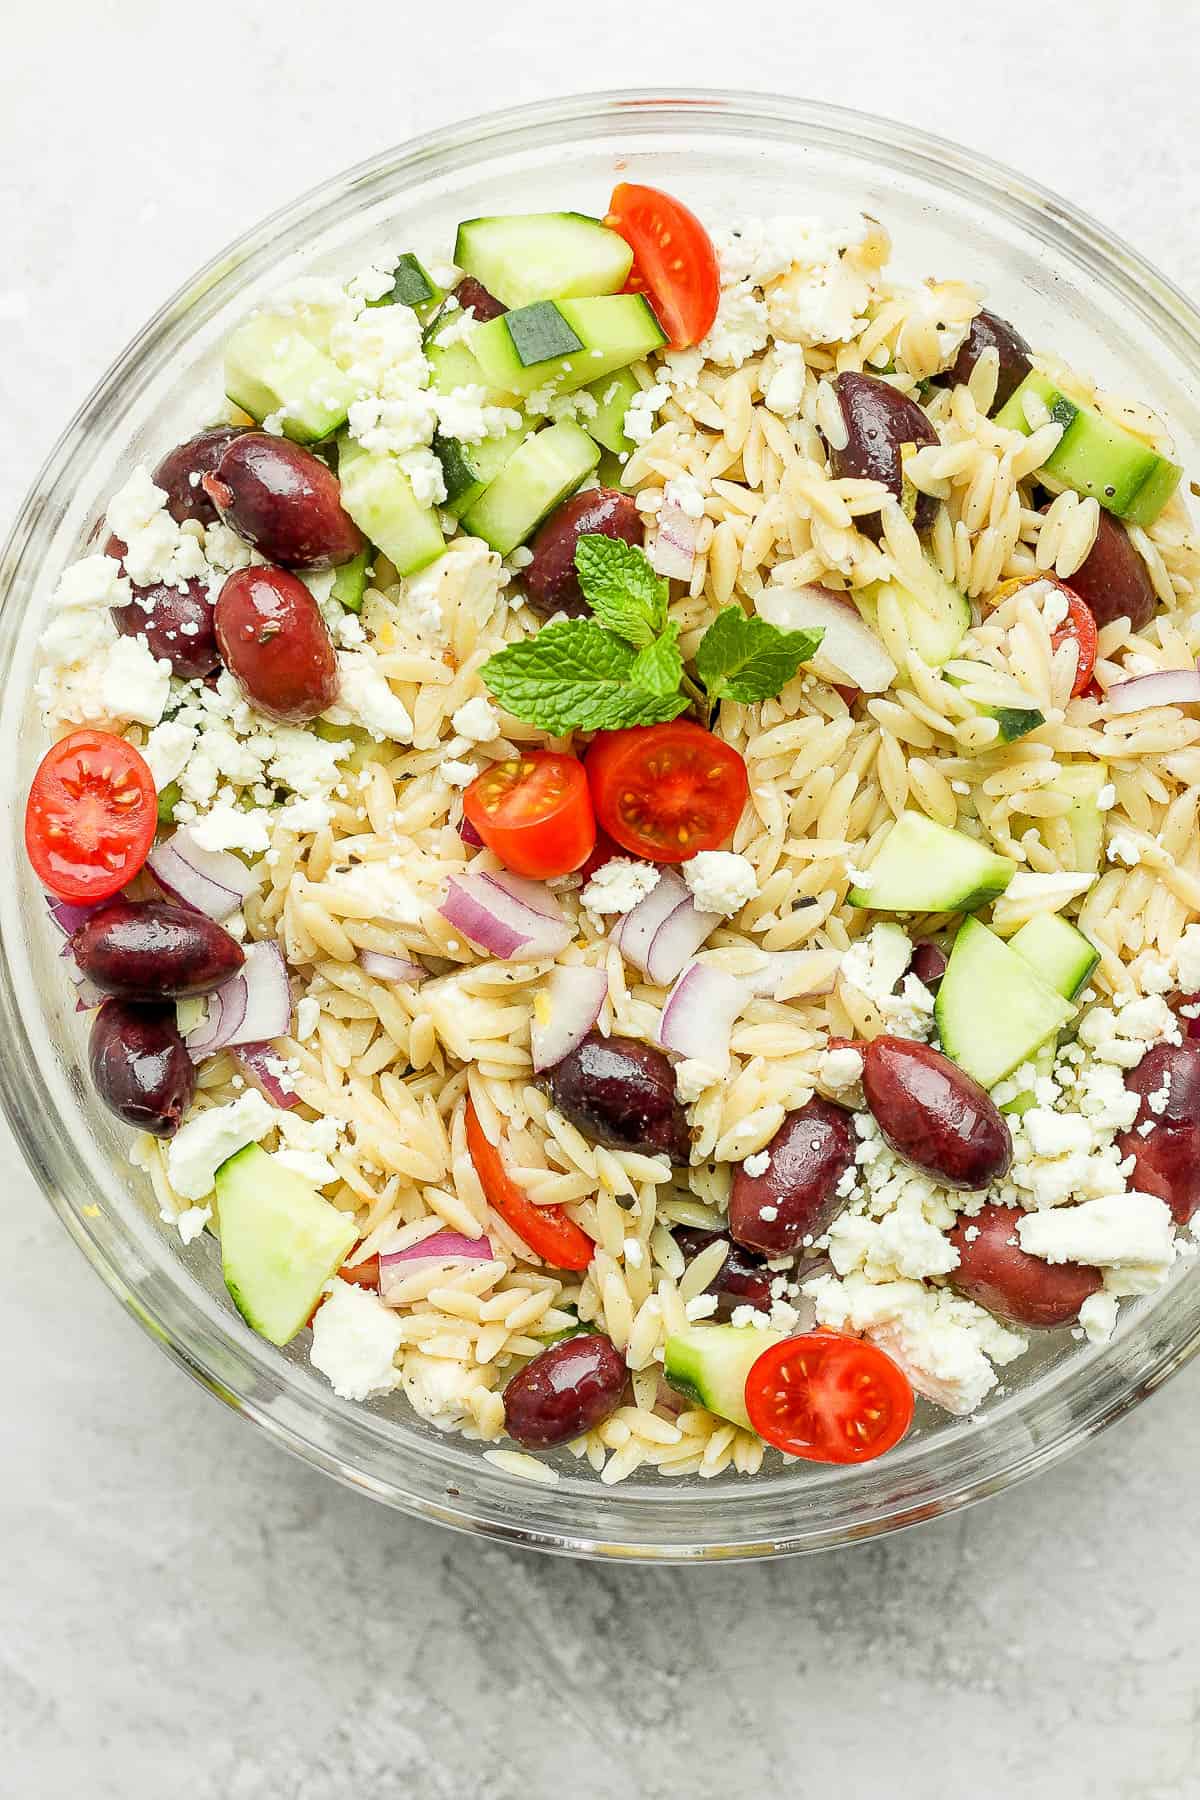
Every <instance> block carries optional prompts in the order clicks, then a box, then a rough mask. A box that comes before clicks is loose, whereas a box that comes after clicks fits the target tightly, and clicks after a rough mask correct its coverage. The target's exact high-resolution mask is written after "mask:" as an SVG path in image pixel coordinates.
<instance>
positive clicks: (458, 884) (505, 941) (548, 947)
mask: <svg viewBox="0 0 1200 1800" xmlns="http://www.w3.org/2000/svg"><path fill="white" fill-rule="evenodd" d="M514 888H516V890H517V891H516V892H514ZM525 890H528V891H530V892H531V893H532V894H533V895H534V898H535V900H536V901H537V905H536V907H535V906H531V905H530V904H529V903H528V902H527V900H526V899H525V897H524V891H525ZM551 908H552V909H553V910H551ZM438 911H439V912H440V913H441V915H442V917H443V918H444V919H446V920H447V921H448V922H449V923H450V924H451V925H453V926H454V928H455V930H456V931H461V932H462V934H463V936H464V937H467V938H470V940H471V942H472V943H473V944H475V945H477V946H478V948H479V949H481V950H486V951H488V952H489V953H490V954H491V955H492V956H499V957H501V958H503V959H504V960H505V961H508V962H515V961H520V962H537V961H540V960H541V959H542V958H544V957H552V956H557V955H558V953H559V951H560V950H565V949H566V947H567V945H568V944H569V943H570V941H571V927H570V926H569V925H568V924H567V922H566V920H565V919H564V918H563V916H562V913H561V912H560V911H559V910H558V906H557V902H555V901H554V899H553V896H552V895H551V894H550V893H549V891H548V890H547V889H545V888H540V889H539V888H538V887H537V885H536V884H535V883H534V882H527V881H520V882H519V881H518V880H517V877H516V876H508V877H506V878H505V880H504V881H503V882H501V880H500V878H499V877H497V876H492V875H456V876H453V877H452V878H451V880H450V883H449V886H448V889H447V893H446V898H445V899H444V900H443V901H442V904H441V906H440V907H439V908H438Z"/></svg>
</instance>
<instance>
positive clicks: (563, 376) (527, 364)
mask: <svg viewBox="0 0 1200 1800" xmlns="http://www.w3.org/2000/svg"><path fill="white" fill-rule="evenodd" d="M666 341H667V340H666V337H665V335H664V333H663V330H662V327H661V326H660V325H659V323H658V320H657V319H656V318H655V317H654V314H653V313H652V312H651V310H650V307H649V306H648V305H647V303H646V301H645V300H644V299H643V298H642V296H641V294H612V295H609V296H608V297H607V298H604V299H597V300H559V301H549V300H539V301H537V302H536V303H535V304H534V305H531V306H525V307H521V308H519V309H517V310H514V311H512V312H507V313H504V314H502V316H501V317H500V318H498V319H489V320H488V321H487V322H486V324H483V325H480V326H479V328H478V330H477V331H476V332H475V334H474V336H473V337H472V339H471V348H472V350H473V352H474V354H475V357H476V358H477V360H478V362H479V365H480V367H481V368H482V370H483V373H484V379H485V381H487V382H488V383H489V384H490V385H491V386H493V387H497V388H501V389H503V390H504V391H505V392H508V393H513V394H522V395H524V394H532V393H533V392H534V390H535V389H538V388H545V387H553V389H554V391H555V393H558V394H571V393H574V392H575V390H576V389H577V388H581V387H587V386H589V385H591V384H594V383H596V382H597V381H600V380H601V379H602V378H603V377H604V376H606V375H611V374H613V373H614V372H615V371H616V370H617V369H623V368H626V367H627V366H628V365H629V364H630V363H634V362H638V361H640V359H641V358H642V357H643V356H648V355H649V354H650V352H651V351H652V350H658V349H660V348H661V347H662V345H663V344H665V343H666ZM575 345H577V346H578V348H572V347H570V346H575Z"/></svg>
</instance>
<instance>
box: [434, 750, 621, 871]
mask: <svg viewBox="0 0 1200 1800" xmlns="http://www.w3.org/2000/svg"><path fill="white" fill-rule="evenodd" d="M463 812H464V814H465V816H466V817H467V819H468V820H469V821H470V823H471V824H472V825H473V826H474V827H475V830H476V831H477V832H478V833H479V835H480V837H481V838H482V839H483V841H484V843H485V844H486V845H487V847H488V849H489V850H494V851H495V853H496V855H497V856H498V857H499V858H500V860H501V862H502V863H503V864H504V866H505V868H507V869H511V870H512V872H513V874H514V875H527V876H529V877H530V878H531V879H532V880H534V881H545V880H546V879H547V878H548V877H550V876H552V875H570V874H571V873H573V871H574V870H576V869H578V868H580V867H581V866H582V865H583V864H584V863H586V862H587V860H588V858H589V856H590V855H591V854H592V850H593V849H594V847H595V843H596V817H595V814H594V812H593V811H592V801H591V795H590V794H589V792H588V783H587V776H586V775H585V774H584V772H583V764H582V763H581V762H580V761H579V758H578V757H576V756H559V755H558V754H556V752H554V751H552V750H528V751H524V752H523V753H522V754H521V755H520V756H519V757H510V758H509V759H508V760H507V761H506V762H501V763H492V765H491V766H490V768H487V769H484V771H483V772H482V774H480V775H477V776H476V777H475V779H474V781H473V782H472V783H471V785H470V787H469V788H468V789H467V791H466V793H465V794H464V795H463Z"/></svg>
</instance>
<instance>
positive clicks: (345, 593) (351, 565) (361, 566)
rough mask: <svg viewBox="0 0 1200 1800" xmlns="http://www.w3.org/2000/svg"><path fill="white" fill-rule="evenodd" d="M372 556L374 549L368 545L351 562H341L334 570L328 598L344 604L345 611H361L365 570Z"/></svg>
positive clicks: (365, 582)
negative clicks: (339, 566) (338, 567)
mask: <svg viewBox="0 0 1200 1800" xmlns="http://www.w3.org/2000/svg"><path fill="white" fill-rule="evenodd" d="M373 557H374V551H373V550H372V549H371V547H370V546H369V545H368V546H367V548H366V549H365V550H360V551H359V553H358V555H357V556H356V557H354V559H353V560H352V561H351V562H348V563H343V564H342V566H341V568H340V569H337V570H335V571H334V577H333V586H332V587H331V588H330V590H329V593H330V598H331V599H333V600H336V601H337V603H338V605H339V606H344V607H345V609H346V611H347V612H361V611H362V603H363V596H364V594H365V593H366V591H367V570H368V569H369V568H370V566H371V562H372V559H373Z"/></svg>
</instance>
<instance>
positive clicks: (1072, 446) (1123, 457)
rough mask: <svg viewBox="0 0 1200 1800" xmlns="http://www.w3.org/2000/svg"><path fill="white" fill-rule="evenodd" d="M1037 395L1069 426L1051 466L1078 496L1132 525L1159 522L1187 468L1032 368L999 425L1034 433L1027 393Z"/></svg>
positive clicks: (1002, 411) (1048, 462)
mask: <svg viewBox="0 0 1200 1800" xmlns="http://www.w3.org/2000/svg"><path fill="white" fill-rule="evenodd" d="M1028 394H1034V395H1036V396H1037V398H1038V399H1039V400H1041V401H1042V403H1043V405H1044V406H1045V407H1046V408H1047V410H1048V411H1049V413H1050V416H1051V418H1053V419H1057V420H1058V421H1059V422H1060V423H1061V424H1062V425H1063V426H1064V430H1063V435H1062V437H1061V439H1060V440H1059V444H1058V447H1057V449H1056V450H1055V451H1054V452H1053V454H1052V455H1051V456H1049V457H1047V459H1046V463H1045V468H1046V469H1047V471H1048V472H1049V473H1050V474H1051V475H1053V476H1055V477H1056V478H1057V479H1058V480H1059V481H1062V482H1065V483H1066V485H1067V486H1068V487H1070V488H1074V490H1075V492H1076V493H1077V494H1084V495H1090V496H1093V497H1094V498H1095V499H1097V500H1098V501H1099V502H1100V504H1101V506H1103V507H1104V508H1105V509H1106V510H1107V511H1108V512H1110V513H1113V514H1114V515H1115V516H1116V517H1117V518H1118V519H1125V520H1127V522H1128V523H1129V524H1130V525H1141V526H1148V525H1153V523H1154V521H1155V519H1157V517H1158V515H1159V513H1160V512H1161V511H1162V509H1163V507H1164V506H1165V505H1166V504H1167V501H1168V500H1169V499H1170V498H1171V495H1172V494H1173V493H1174V492H1175V489H1176V488H1177V487H1178V486H1179V482H1180V478H1181V476H1182V474H1183V470H1182V469H1181V468H1180V467H1179V466H1178V465H1177V464H1176V463H1173V462H1170V461H1169V460H1168V459H1167V458H1166V457H1165V456H1160V455H1159V454H1158V452H1157V450H1152V449H1151V448H1150V446H1149V445H1148V444H1144V443H1143V442H1142V440H1141V439H1140V438H1136V437H1134V435H1133V433H1132V432H1129V431H1126V430H1125V429H1124V428H1123V427H1122V426H1120V425H1115V424H1113V422H1112V421H1111V420H1109V419H1106V418H1104V416H1103V415H1102V414H1101V413H1099V412H1098V411H1097V410H1096V408H1095V407H1094V406H1090V405H1088V403H1087V402H1086V401H1084V400H1080V399H1077V398H1075V397H1073V396H1071V395H1069V394H1065V393H1064V392H1063V391H1062V390H1061V389H1060V388H1059V387H1057V386H1056V385H1055V383H1054V382H1053V381H1051V380H1050V379H1049V378H1048V377H1047V376H1045V375H1041V374H1039V373H1038V371H1037V370H1036V369H1032V370H1031V371H1030V372H1029V374H1028V375H1026V377H1025V379H1024V381H1023V382H1022V383H1021V385H1020V387H1019V388H1017V390H1016V392H1015V393H1014V394H1013V395H1012V396H1011V397H1010V398H1009V400H1008V401H1007V402H1006V403H1005V405H1004V406H1003V407H1001V409H1000V411H999V412H998V413H997V414H996V423H997V425H1001V426H1004V427H1006V428H1007V429H1008V430H1010V431H1020V432H1023V433H1024V434H1025V436H1027V437H1028V435H1029V433H1030V430H1031V427H1030V425H1029V422H1028V420H1027V419H1026V417H1025V404H1024V403H1025V397H1026V396H1027V395H1028Z"/></svg>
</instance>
